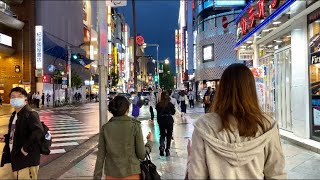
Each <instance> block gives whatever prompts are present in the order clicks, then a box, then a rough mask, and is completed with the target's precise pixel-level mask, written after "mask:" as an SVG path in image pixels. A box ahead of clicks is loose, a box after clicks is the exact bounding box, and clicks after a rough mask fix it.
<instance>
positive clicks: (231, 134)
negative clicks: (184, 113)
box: [187, 64, 287, 179]
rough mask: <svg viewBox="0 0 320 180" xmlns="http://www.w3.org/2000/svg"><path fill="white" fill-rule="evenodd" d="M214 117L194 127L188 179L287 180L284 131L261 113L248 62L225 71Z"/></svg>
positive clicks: (214, 109)
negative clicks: (282, 138)
mask: <svg viewBox="0 0 320 180" xmlns="http://www.w3.org/2000/svg"><path fill="white" fill-rule="evenodd" d="M210 112H211V113H208V114H205V115H204V116H202V117H201V118H199V119H198V121H197V122H196V123H195V124H194V127H195V128H194V132H193V135H192V144H191V148H190V155H189V159H188V168H187V175H188V178H189V179H286V178H287V175H286V173H285V171H284V169H285V167H284V166H285V160H284V155H283V152H282V148H281V144H280V137H279V130H278V127H277V124H276V122H275V121H274V120H272V118H269V117H267V116H266V115H265V114H263V112H262V111H261V109H260V107H259V104H258V98H257V93H256V87H255V80H254V77H253V75H252V73H251V71H250V69H249V68H248V67H246V66H245V65H243V64H233V65H230V66H229V67H228V68H227V69H226V70H225V71H224V73H223V75H222V77H221V80H220V84H219V86H218V90H217V92H216V97H215V99H214V102H213V104H212V106H211V110H210Z"/></svg>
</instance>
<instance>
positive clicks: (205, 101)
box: [203, 96, 211, 104]
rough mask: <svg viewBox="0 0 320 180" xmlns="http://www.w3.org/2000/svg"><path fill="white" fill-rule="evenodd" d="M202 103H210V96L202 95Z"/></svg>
mask: <svg viewBox="0 0 320 180" xmlns="http://www.w3.org/2000/svg"><path fill="white" fill-rule="evenodd" d="M203 103H204V104H210V103H211V101H210V96H204V98H203Z"/></svg>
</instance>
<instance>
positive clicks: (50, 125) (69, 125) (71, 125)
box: [47, 123, 85, 128]
mask: <svg viewBox="0 0 320 180" xmlns="http://www.w3.org/2000/svg"><path fill="white" fill-rule="evenodd" d="M56 125H58V126H56ZM75 125H76V126H78V125H85V124H83V123H76V124H49V125H47V126H48V127H51V128H54V127H73V126H75Z"/></svg>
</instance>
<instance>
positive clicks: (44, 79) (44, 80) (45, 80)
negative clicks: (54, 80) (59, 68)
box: [42, 75, 51, 83]
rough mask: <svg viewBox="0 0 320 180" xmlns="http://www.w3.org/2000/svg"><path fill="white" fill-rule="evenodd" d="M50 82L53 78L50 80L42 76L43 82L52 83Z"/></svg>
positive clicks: (46, 76)
mask: <svg viewBox="0 0 320 180" xmlns="http://www.w3.org/2000/svg"><path fill="white" fill-rule="evenodd" d="M50 81H51V78H49V76H48V75H43V76H42V82H43V83H50Z"/></svg>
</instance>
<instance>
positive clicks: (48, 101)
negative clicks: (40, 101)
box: [46, 93, 51, 107]
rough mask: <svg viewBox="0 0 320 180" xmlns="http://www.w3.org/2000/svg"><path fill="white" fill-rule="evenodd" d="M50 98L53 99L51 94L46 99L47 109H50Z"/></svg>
mask: <svg viewBox="0 0 320 180" xmlns="http://www.w3.org/2000/svg"><path fill="white" fill-rule="evenodd" d="M50 98H51V96H50V94H49V93H47V97H46V99H47V107H49V103H50Z"/></svg>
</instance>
